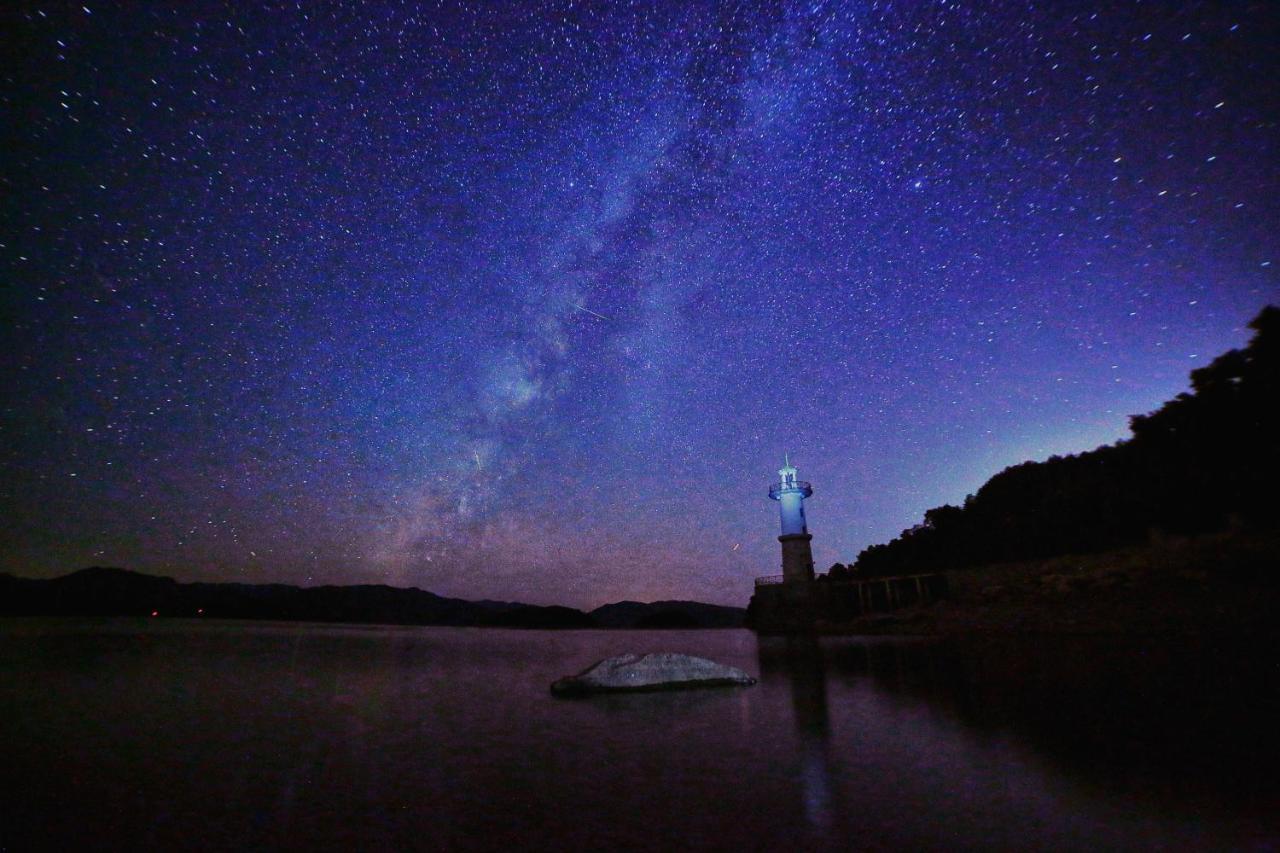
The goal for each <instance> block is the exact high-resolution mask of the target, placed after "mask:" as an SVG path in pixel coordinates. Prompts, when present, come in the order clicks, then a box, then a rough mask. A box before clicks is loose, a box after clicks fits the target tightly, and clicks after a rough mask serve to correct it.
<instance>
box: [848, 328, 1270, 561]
mask: <svg viewBox="0 0 1280 853" xmlns="http://www.w3.org/2000/svg"><path fill="white" fill-rule="evenodd" d="M1250 328H1252V329H1253V330H1254V331H1255V335H1254V337H1253V339H1252V340H1251V341H1250V343H1249V345H1248V346H1247V347H1245V348H1244V349H1242V350H1231V351H1230V352H1227V353H1225V354H1224V355H1222V356H1219V357H1218V358H1216V359H1214V361H1213V362H1212V363H1211V364H1209V365H1208V366H1206V367H1203V368H1200V369H1199V370H1195V371H1192V373H1191V391H1190V392H1188V393H1183V394H1179V395H1178V396H1177V397H1175V398H1174V399H1173V400H1170V401H1169V402H1167V403H1165V404H1164V405H1163V406H1161V407H1160V408H1159V409H1158V410H1156V411H1154V412H1152V413H1150V414H1147V415H1136V416H1134V417H1133V418H1131V420H1130V426H1131V429H1132V432H1133V435H1132V437H1131V438H1129V439H1126V440H1123V441H1120V442H1117V443H1116V444H1114V445H1111V446H1106V447H1100V448H1098V449H1096V450H1092V451H1089V452H1086V453H1081V454H1078V455H1075V456H1067V457H1056V456H1055V457H1053V458H1051V459H1049V460H1047V461H1045V462H1026V463H1023V464H1021V465H1015V466H1013V467H1010V468H1006V469H1005V470H1004V471H1001V472H1000V473H999V474H996V475H995V476H994V477H992V478H991V479H990V480H988V481H987V482H986V484H984V485H983V486H982V488H980V489H979V490H978V492H977V494H974V495H970V496H969V497H968V498H966V499H965V502H964V505H963V506H959V507H957V506H951V505H946V506H941V507H937V508H935V509H931V510H929V511H928V512H926V513H925V518H924V522H923V523H922V524H920V525H917V526H916V527H914V528H912V529H910V530H906V531H903V533H902V535H901V536H899V537H898V538H897V539H894V540H893V541H892V542H889V543H888V544H885V545H873V546H871V547H869V548H867V549H866V550H864V551H863V552H862V553H861V554H859V555H858V559H857V562H856V564H855V570H856V572H857V573H858V574H861V575H864V576H884V575H895V574H904V573H909V572H922V571H933V570H945V569H955V568H964V567H969V566H978V565H987V564H992V563H1002V562H1013V561H1018V560H1034V559H1044V558H1048V557H1056V556H1061V555H1065V554H1078V553H1094V552H1099V551H1104V550H1108V549H1113V548H1119V547H1124V546H1129V545H1134V544H1139V543H1143V542H1146V541H1149V540H1156V541H1158V540H1159V539H1160V538H1162V537H1163V536H1166V535H1191V534H1201V533H1209V532H1215V531H1222V530H1226V529H1231V528H1247V529H1257V530H1267V529H1273V528H1274V527H1275V526H1276V524H1277V519H1278V518H1280V516H1278V515H1277V512H1276V507H1277V499H1276V488H1277V484H1280V308H1276V307H1274V306H1268V307H1267V308H1265V309H1263V311H1262V312H1261V313H1260V314H1259V315H1258V316H1257V317H1256V318H1255V319H1254V320H1253V322H1252V323H1250Z"/></svg>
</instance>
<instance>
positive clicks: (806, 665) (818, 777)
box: [758, 637, 834, 837]
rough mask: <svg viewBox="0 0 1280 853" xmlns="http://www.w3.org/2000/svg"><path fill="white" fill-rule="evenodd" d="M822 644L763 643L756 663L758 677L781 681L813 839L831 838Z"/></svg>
mask: <svg viewBox="0 0 1280 853" xmlns="http://www.w3.org/2000/svg"><path fill="white" fill-rule="evenodd" d="M823 656H824V652H823V648H822V645H821V644H820V643H819V642H818V641H817V640H816V639H815V638H813V637H791V638H785V639H772V640H770V639H762V640H761V641H760V644H759V648H758V660H759V665H760V673H761V675H762V676H774V677H778V676H782V677H785V678H786V679H787V680H788V681H789V682H790V686H791V707H792V710H793V712H794V718H795V729H796V735H797V740H798V742H799V747H800V767H801V784H802V786H803V792H802V794H803V800H804V816H805V822H806V823H807V824H808V826H809V827H810V829H811V830H813V831H814V832H815V834H817V835H819V836H821V837H830V836H831V834H832V831H833V828H834V815H833V812H832V795H831V791H832V785H833V772H832V762H831V744H830V718H829V715H828V713H827V671H826V662H825V661H824V659H823Z"/></svg>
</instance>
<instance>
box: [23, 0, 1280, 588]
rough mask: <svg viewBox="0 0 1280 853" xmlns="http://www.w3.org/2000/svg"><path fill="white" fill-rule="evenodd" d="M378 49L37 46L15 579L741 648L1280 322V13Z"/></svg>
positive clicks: (1054, 10)
mask: <svg viewBox="0 0 1280 853" xmlns="http://www.w3.org/2000/svg"><path fill="white" fill-rule="evenodd" d="M355 5H356V4H352V6H353V8H342V7H339V6H334V5H330V4H326V3H320V2H315V3H313V2H299V3H297V4H296V5H294V4H289V5H277V4H274V3H257V2H254V3H248V2H246V3H239V4H225V3H203V4H190V5H188V4H172V5H171V6H166V5H158V4H144V3H139V4H119V6H118V7H115V8H113V7H110V6H107V5H105V4H101V3H98V2H90V3H89V4H88V6H87V7H82V6H80V4H79V2H74V3H65V2H63V3H49V4H47V5H44V6H40V5H26V6H22V7H21V8H19V9H18V10H16V11H11V12H8V13H5V15H6V19H5V22H4V25H3V31H4V33H5V35H4V36H3V38H4V39H5V41H6V44H5V46H4V50H3V51H0V54H3V55H4V56H5V57H7V58H5V59H3V60H0V62H3V63H4V64H3V69H4V73H3V86H2V87H0V88H2V93H0V94H2V97H0V106H2V108H3V121H2V122H0V133H2V134H3V150H4V158H3V165H2V166H0V170H2V171H0V175H2V178H3V183H2V184H0V193H2V198H0V215H2V216H3V219H2V220H0V223H2V230H0V237H2V242H3V244H2V245H0V270H3V275H4V278H3V281H4V287H3V292H2V296H0V300H2V302H0V304H2V305H3V317H4V323H3V330H2V331H0V334H2V335H3V339H2V340H0V352H2V355H0V364H3V365H4V367H3V376H4V383H3V387H4V392H5V393H4V398H3V399H4V402H3V421H2V422H0V425H2V429H3V432H2V434H0V517H3V519H4V524H3V528H4V529H3V532H2V533H0V571H10V572H13V573H16V574H21V575H27V576H52V575H57V574H62V573H65V572H67V571H71V570H74V569H76V568H80V567H83V566H86V565H93V564H99V565H120V566H126V567H129V568H134V569H138V570H142V571H150V572H157V573H165V574H169V575H171V576H174V577H177V578H178V579H180V580H241V581H248V582H268V581H279V582H289V583H305V584H315V583H391V584H394V585H399V586H410V585H413V586H419V587H422V588H425V589H430V590H432V591H434V592H437V593H440V594H447V595H456V596H461V597H468V598H482V597H488V598H502V599H519V600H524V601H529V602H534V603H553V602H554V603H563V604H570V605H574V606H594V605H597V604H601V603H604V602H607V601H614V600H618V599H622V598H632V599H640V600H652V599H658V598H670V597H679V598H696V599H701V600H704V601H712V602H719V603H728V604H738V605H743V604H745V602H746V600H747V598H748V597H749V595H750V592H751V579H752V578H753V577H754V576H756V575H765V574H775V573H777V572H778V571H779V568H778V559H779V558H778V544H777V542H776V540H775V538H774V537H775V536H776V535H777V506H776V504H774V503H773V502H771V501H769V500H768V499H767V497H766V490H767V488H768V485H769V483H770V482H771V481H772V480H773V479H776V470H777V468H778V467H779V466H780V464H781V461H782V455H783V453H784V451H790V452H791V455H792V460H793V461H794V462H795V463H796V464H797V466H798V467H799V469H800V475H801V477H802V478H804V479H807V480H811V481H812V482H813V484H814V489H815V494H814V497H813V498H812V499H811V500H810V501H809V502H808V507H807V510H808V516H809V523H810V530H811V532H813V533H814V534H815V539H814V553H815V557H816V560H817V563H818V566H819V569H825V567H826V566H828V565H830V564H831V563H832V562H834V561H836V560H841V561H847V560H851V559H852V558H853V557H854V556H855V555H856V554H857V552H858V551H859V550H860V549H861V548H863V547H865V546H867V545H869V544H873V543H876V542H882V541H886V540H887V539H889V538H891V537H892V536H894V535H896V534H897V533H898V532H899V531H900V530H901V529H902V528H905V527H909V526H911V525H912V524H914V523H915V522H917V521H918V520H919V519H920V516H921V514H922V513H923V511H924V510H925V509H926V508H929V507H932V506H935V505H938V504H941V503H945V502H959V501H961V500H963V498H964V496H965V494H966V493H968V492H972V491H974V490H976V489H977V487H978V486H979V485H981V483H982V482H983V481H984V480H985V479H986V478H987V477H989V476H990V475H991V474H993V473H995V472H996V471H998V470H999V469H1001V468H1003V467H1004V466H1006V465H1009V464H1012V463H1016V462H1020V461H1023V460H1026V459H1043V458H1047V457H1048V456H1050V455H1051V454H1055V453H1059V454H1060V453H1068V452H1077V451H1081V450H1086V449H1089V448H1092V447H1094V446H1096V445H1099V444H1103V443H1109V442H1112V441H1115V440H1117V439H1119V438H1121V437H1123V436H1124V435H1126V434H1127V416H1128V415H1130V414H1134V413H1139V412H1145V411H1148V410H1150V409H1153V408H1155V407H1156V406H1157V405H1158V404H1159V403H1160V402H1161V401H1163V400H1165V399H1167V398H1169V397H1171V396H1173V395H1174V394H1176V393H1177V392H1179V391H1181V390H1184V389H1185V388H1186V385H1187V378H1186V377H1187V373H1188V371H1189V370H1191V369H1192V368H1195V367H1197V366H1200V365H1202V364H1205V363H1207V361H1208V360H1209V359H1210V358H1212V357H1213V356H1215V355H1216V354H1218V353H1220V352H1221V351H1224V350H1226V349H1228V348H1230V347H1233V346H1240V345H1242V344H1243V343H1244V342H1245V341H1246V340H1247V338H1248V336H1249V335H1248V330H1247V329H1246V328H1245V324H1246V323H1247V322H1248V320H1249V319H1251V317H1252V316H1253V315H1254V314H1256V313H1257V311H1258V310H1259V309H1260V308H1261V307H1262V306H1263V305H1264V304H1265V303H1266V302H1268V301H1275V299H1276V298H1277V296H1278V295H1280V284H1278V282H1277V266H1275V265H1273V264H1272V261H1273V260H1274V261H1280V245H1278V244H1280V227H1278V226H1280V169H1278V167H1277V163H1278V162H1280V151H1278V150H1277V149H1278V147H1280V146H1278V143H1280V124H1278V118H1280V108H1278V107H1277V95H1276V83H1275V81H1276V80H1277V79H1280V60H1278V59H1277V55H1278V54H1277V50H1276V47H1275V45H1276V44H1277V41H1278V40H1280V28H1278V27H1277V17H1280V13H1277V11H1276V10H1275V7H1274V6H1273V5H1272V4H1270V3H1264V2H1257V3H1236V4H1182V5H1181V6H1178V4H1174V3H1165V2H1144V3H1136V2H1130V3H1124V2H1117V3H1093V4H1083V3H1069V2H1063V3H1057V2H1055V3H1039V4H1034V5H1033V4H1030V3H1018V4H1014V3H1007V4H975V3H959V2H941V3H938V2H932V3H925V2H893V3H891V2H884V0H881V2H843V3H834V2H808V3H804V4H780V5H778V4H764V5H759V6H756V5H752V4H748V3H724V4H712V3H688V4H686V3H671V4H661V5H652V4H648V3H631V4H625V3H568V2H558V3H546V4H535V3H526V2H520V3H499V2H494V3H480V4H472V5H458V4H453V3H446V4H443V5H439V6H437V5H430V4H423V5H421V6H416V7H415V5H414V4H411V3H399V2H397V3H379V2H374V3H369V4H361V5H360V6H359V8H354V7H355ZM125 7H127V8H125Z"/></svg>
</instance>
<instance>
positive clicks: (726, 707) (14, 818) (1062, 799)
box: [0, 620, 1280, 850]
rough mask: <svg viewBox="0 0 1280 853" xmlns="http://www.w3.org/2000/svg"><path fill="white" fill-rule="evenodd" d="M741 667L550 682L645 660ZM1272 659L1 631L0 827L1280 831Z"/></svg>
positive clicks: (301, 632) (795, 834)
mask: <svg viewBox="0 0 1280 853" xmlns="http://www.w3.org/2000/svg"><path fill="white" fill-rule="evenodd" d="M628 650H634V651H641V652H643V651H658V650H672V651H683V652H689V653H693V654H700V655H705V656H708V657H712V658H716V659H718V660H721V661H724V662H727V663H732V664H735V665H737V666H740V667H742V668H744V669H746V670H748V671H750V672H752V673H754V674H758V675H759V676H760V683H759V684H758V685H756V686H755V687H750V688H734V689H728V690H714V691H713V690H705V691H695V692H686V693H658V694H638V695H628V696H615V697H610V698H598V699H590V700H577V701H567V700H559V699H553V698H552V697H551V696H550V694H549V693H548V690H547V687H548V685H549V684H550V682H551V681H552V680H553V679H555V678H557V677H559V676H561V675H565V674H567V673H570V672H574V671H577V670H580V669H582V668H583V667H585V666H586V665H588V664H590V663H592V662H594V661H595V660H596V659H598V658H601V657H605V656H608V655H612V654H616V653H620V652H623V651H628ZM1278 684H1280V673H1278V672H1277V664H1276V658H1275V657H1274V656H1272V655H1271V652H1270V650H1269V649H1263V648H1258V647H1256V646H1253V647H1250V646H1238V647H1235V648H1228V647H1224V646H1221V645H1218V644H1213V643H1205V642H1201V643H1186V642H1182V643H1179V644H1173V645H1171V644H1169V643H1168V642H1166V641H1156V640H1132V639H1125V640H1120V639H1115V638H1109V639H1092V640H1080V639H1067V640H1055V641H1046V640H1043V639H1040V640H1031V641H1029V640H1016V641H1001V642H975V643H964V644H956V643H938V642H925V641H910V640H900V639H892V640H866V639H841V640H826V641H823V642H822V643H821V645H816V644H811V645H805V644H802V643H791V644H788V643H786V642H783V641H759V642H758V641H757V639H756V638H755V636H754V635H752V634H750V633H747V632H745V631H694V632H686V631H670V632H597V631H586V632H561V633H557V632H529V631H497V630H480V629H448V628H369V627H339V626H318V625H286V624H274V623H273V624H264V623H231V622H222V623H217V622H215V623H200V622H188V621H161V620H152V621H145V622H143V621H128V620H114V621H96V622H92V621H55V620H0V848H3V849H6V850H24V849H68V850H71V849H87V848H124V849H146V848H153V849H198V848H217V849H246V850H248V849H271V848H277V849H278V848H298V849H315V848H322V849H352V848H356V849H437V848H441V849H471V848H525V849H528V848H547V849H557V850H573V849H583V850H609V849H634V848H643V849H688V848H699V849H734V850H788V849H865V848H871V849H896V850H923V849H1006V850H1027V849H1074V850H1098V849H1118V848H1130V849H1132V848H1141V849H1151V848H1164V849H1173V850H1185V849H1198V850H1203V849H1219V848H1220V849H1265V850H1274V849H1277V847H1278V845H1280V817H1278V816H1277V807H1278V806H1280V798H1278V796H1277V795H1278V793H1280V782H1278V781H1277V779H1278V778H1280V764H1278V762H1277V758H1280V750H1278V749H1277V742H1278V740H1277V733H1276V729H1277V726H1280V714H1278V711H1280V702H1278V701H1277V699H1278V691H1277V686H1278Z"/></svg>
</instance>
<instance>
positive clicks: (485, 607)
mask: <svg viewBox="0 0 1280 853" xmlns="http://www.w3.org/2000/svg"><path fill="white" fill-rule="evenodd" d="M152 615H155V616H168V617H190V618H203V619H278V620H284V621H297V622H356V623H366V624H385V625H452V626H460V627H461V626H481V627H495V628H737V627H741V626H742V624H743V618H744V617H745V615H746V611H745V610H743V609H742V608H738V607H721V606H718V605H714V604H701V603H699V602H696V601H655V602H653V603H652V604H642V603H640V602H636V601H620V602H618V603H616V604H606V605H604V606H603V607H598V608H596V609H595V610H592V611H591V612H589V613H584V612H583V611H581V610H574V609H573V608H571V607H557V606H549V607H542V606H537V605H533V604H520V603H518V602H505V601H466V600H464V599H461V598H445V597H443V596H439V595H435V594H434V593H430V592H426V591H424V590H421V589H418V588H416V587H412V588H409V589H401V588H398V587H391V586H383V585H360V586H315V587H298V586H288V585H285V584H242V583H179V582H178V581H175V580H174V579H173V578H167V577H158V576H156V575H146V574H142V573H140V572H133V571H129V570H127V569H113V568H101V567H93V568H89V569H82V570H81V571H78V572H72V573H71V574H69V575H64V576H63V577H60V578H52V579H49V580H36V579H33V578H19V577H15V576H13V575H6V574H0V616H152Z"/></svg>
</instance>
